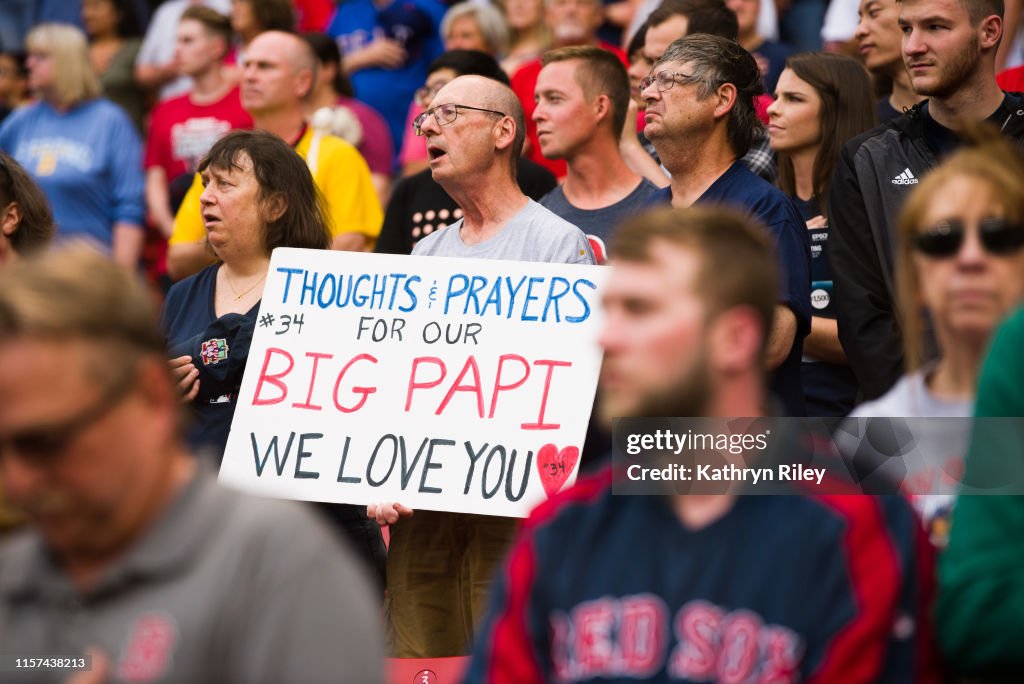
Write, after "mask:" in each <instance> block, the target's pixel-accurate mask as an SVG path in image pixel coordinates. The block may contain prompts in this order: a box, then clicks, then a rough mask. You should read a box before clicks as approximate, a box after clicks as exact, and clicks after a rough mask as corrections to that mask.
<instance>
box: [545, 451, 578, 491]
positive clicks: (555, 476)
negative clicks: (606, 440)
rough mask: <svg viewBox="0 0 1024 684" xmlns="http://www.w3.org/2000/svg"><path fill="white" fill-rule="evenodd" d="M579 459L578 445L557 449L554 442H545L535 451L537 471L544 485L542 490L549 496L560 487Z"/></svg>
mask: <svg viewBox="0 0 1024 684" xmlns="http://www.w3.org/2000/svg"><path fill="white" fill-rule="evenodd" d="M579 459H580V450H579V448H578V447H574V446H569V447H565V448H564V449H562V450H561V451H559V450H558V447H556V446H555V445H554V444H545V445H544V446H542V447H541V448H540V451H538V452H537V472H538V473H540V483H541V484H542V485H544V491H545V492H546V493H547V495H548V496H549V497H550V496H551V495H552V494H555V493H556V492H558V490H560V489H561V488H562V485H564V484H565V481H566V480H568V479H569V476H570V475H572V473H573V469H574V468H575V467H576V461H578V460H579Z"/></svg>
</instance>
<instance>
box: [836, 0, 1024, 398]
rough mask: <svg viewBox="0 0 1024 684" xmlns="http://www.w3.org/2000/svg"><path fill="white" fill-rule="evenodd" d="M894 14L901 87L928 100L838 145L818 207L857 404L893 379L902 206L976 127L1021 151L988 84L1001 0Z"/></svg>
mask: <svg viewBox="0 0 1024 684" xmlns="http://www.w3.org/2000/svg"><path fill="white" fill-rule="evenodd" d="M897 9H898V11H899V19H898V22H899V26H900V30H901V31H902V33H903V43H902V52H903V63H904V66H905V67H906V70H907V73H908V74H909V75H910V87H911V88H912V89H913V91H914V92H915V93H916V94H917V95H919V96H925V97H927V98H928V100H926V101H925V102H921V103H919V104H917V105H915V106H913V107H911V108H910V109H909V110H907V111H906V112H905V113H904V114H902V115H901V116H898V117H896V118H895V119H892V120H891V121H888V122H886V123H885V124H884V125H882V126H879V127H878V128H876V129H874V130H872V131H869V132H867V133H864V134H863V135H860V136H858V137H856V138H854V139H853V140H851V141H850V142H849V143H847V145H846V147H845V148H844V149H843V153H842V155H841V156H840V157H839V162H838V164H837V165H836V171H835V177H834V179H833V181H832V184H831V190H830V191H829V202H828V204H829V220H830V224H831V234H830V235H829V244H828V258H829V261H830V262H831V263H832V271H833V273H834V274H835V292H834V298H835V299H834V301H835V304H836V319H837V321H838V324H839V341H840V343H842V345H843V350H844V351H845V352H846V357H847V359H848V360H849V362H850V367H851V368H853V372H854V374H855V375H856V376H857V381H858V382H859V383H860V389H861V393H862V394H863V396H864V398H865V399H875V398H877V397H880V396H882V395H883V394H885V393H886V392H887V391H888V390H889V388H890V387H892V386H893V384H894V383H895V382H896V380H897V379H898V378H899V377H900V375H901V374H902V373H903V362H904V359H903V339H902V338H903V333H902V329H901V326H900V323H899V316H898V315H897V312H896V305H895V300H896V294H895V293H896V278H895V272H894V267H893V262H894V255H895V254H896V252H897V236H896V220H897V217H898V215H899V212H900V209H901V208H902V206H903V202H904V200H905V199H906V197H907V196H908V195H909V194H910V192H911V191H912V190H913V189H914V186H915V185H917V184H918V183H919V182H920V179H921V178H922V177H923V176H924V175H925V174H927V173H928V172H929V171H931V170H932V169H933V168H935V167H936V166H937V165H938V164H939V162H940V161H942V160H943V159H944V158H945V157H947V156H948V155H949V154H950V153H952V152H953V151H954V150H956V149H957V148H958V147H959V146H961V145H962V144H963V140H962V137H961V136H962V133H963V132H964V131H965V129H966V128H969V127H970V126H972V125H977V123H978V122H982V121H986V122H988V123H989V124H991V125H993V126H994V127H996V128H998V129H1000V130H1001V131H1002V133H1003V135H1005V136H1006V137H1007V138H1008V139H1010V140H1013V141H1016V142H1017V143H1018V145H1024V97H1022V96H1021V94H1020V93H1004V92H1003V91H1002V90H1000V89H999V85H998V83H997V82H996V77H995V61H996V51H997V50H998V48H999V44H1000V42H1001V41H1002V40H1003V38H1004V37H1003V11H1004V3H1003V0H902V1H901V2H899V3H898V4H897Z"/></svg>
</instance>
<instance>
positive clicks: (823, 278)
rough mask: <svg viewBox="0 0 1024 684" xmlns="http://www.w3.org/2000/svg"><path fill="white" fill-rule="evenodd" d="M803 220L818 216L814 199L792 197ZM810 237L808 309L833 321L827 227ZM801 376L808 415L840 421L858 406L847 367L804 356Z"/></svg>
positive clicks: (849, 370)
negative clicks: (809, 299)
mask: <svg viewBox="0 0 1024 684" xmlns="http://www.w3.org/2000/svg"><path fill="white" fill-rule="evenodd" d="M793 203H794V204H795V205H796V208H797V211H799V212H800V216H801V217H802V218H803V219H804V221H810V220H811V219H812V218H814V217H815V216H819V215H821V208H820V206H819V204H818V202H817V200H814V199H811V200H802V199H800V198H799V197H794V198H793ZM807 233H808V235H809V236H810V238H811V308H812V309H813V312H814V315H815V316H820V317H821V318H829V319H835V317H836V313H835V306H834V305H833V304H832V289H833V288H832V268H831V265H830V264H829V261H828V227H827V226H826V227H825V228H814V229H811V230H808V231H807ZM803 361H804V362H803V365H802V367H801V369H800V373H801V375H802V377H803V384H804V404H805V405H806V407H807V415H808V416H813V417H816V418H820V417H825V418H827V417H834V418H839V417H842V416H846V415H849V413H850V411H852V410H853V407H854V406H856V404H857V391H858V385H857V378H856V377H855V376H854V374H853V370H852V369H851V368H850V367H849V366H843V365H839V364H835V363H828V362H825V361H819V360H817V359H815V358H813V357H809V356H807V355H806V354H805V355H804V359H803Z"/></svg>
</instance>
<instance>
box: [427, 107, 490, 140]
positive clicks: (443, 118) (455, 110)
mask: <svg viewBox="0 0 1024 684" xmlns="http://www.w3.org/2000/svg"><path fill="white" fill-rule="evenodd" d="M460 109H471V110H473V111H474V112H487V113H488V114H497V115H498V116H508V115H507V114H506V113H505V112H498V111H495V110H493V109H482V108H480V107H470V106H469V105H460V104H443V105H438V106H437V107H434V108H433V109H428V110H427V111H425V112H423V113H422V114H420V115H419V116H417V117H416V118H415V119H413V121H412V130H413V131H415V132H416V135H423V123H424V122H425V121H426V120H427V117H428V116H430V115H433V116H434V121H436V122H437V125H438V126H447V125H448V124H450V123H451V122H452V121H455V119H456V117H458V115H459V110H460Z"/></svg>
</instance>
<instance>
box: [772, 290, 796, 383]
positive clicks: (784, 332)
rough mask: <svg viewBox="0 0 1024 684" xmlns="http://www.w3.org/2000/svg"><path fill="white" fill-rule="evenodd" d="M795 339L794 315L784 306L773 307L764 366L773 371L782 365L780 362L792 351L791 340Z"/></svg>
mask: <svg viewBox="0 0 1024 684" xmlns="http://www.w3.org/2000/svg"><path fill="white" fill-rule="evenodd" d="M795 339H796V314H794V313H793V310H792V309H790V308H789V307H788V306H786V305H785V304H776V305H775V322H774V323H773V324H772V332H771V334H770V335H768V344H767V346H766V349H765V366H766V367H767V368H768V370H773V369H775V368H778V367H779V366H780V365H782V362H783V361H785V360H786V357H787V356H789V352H790V350H792V349H793V340H795Z"/></svg>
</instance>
